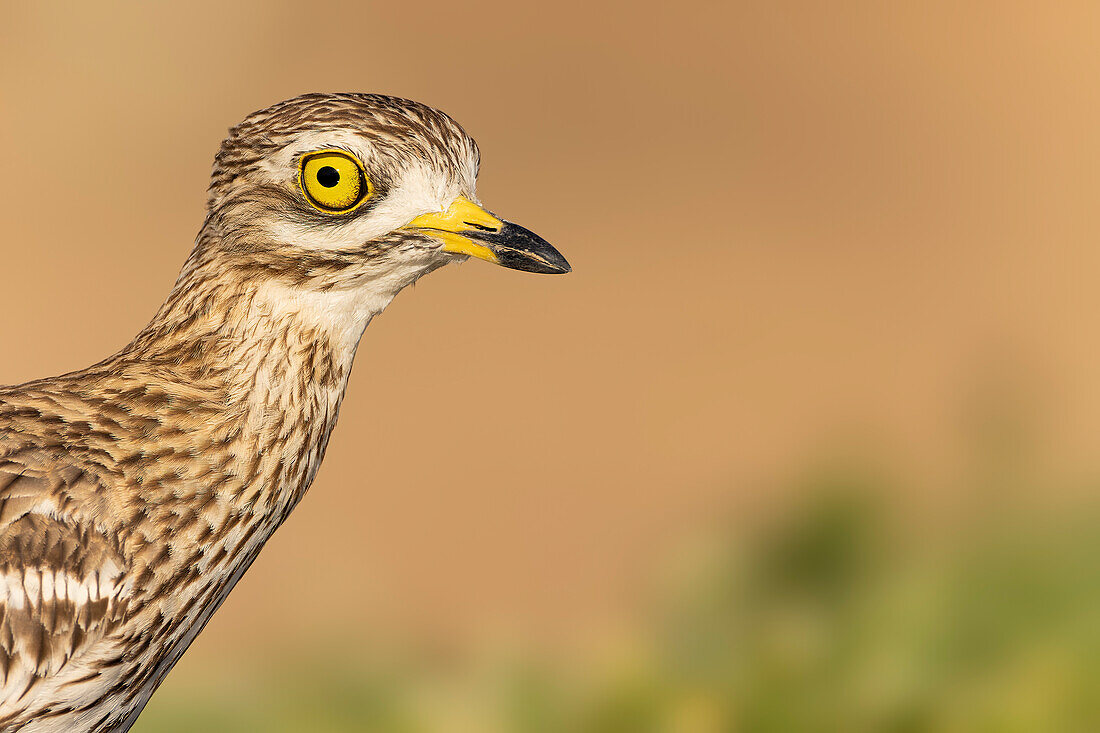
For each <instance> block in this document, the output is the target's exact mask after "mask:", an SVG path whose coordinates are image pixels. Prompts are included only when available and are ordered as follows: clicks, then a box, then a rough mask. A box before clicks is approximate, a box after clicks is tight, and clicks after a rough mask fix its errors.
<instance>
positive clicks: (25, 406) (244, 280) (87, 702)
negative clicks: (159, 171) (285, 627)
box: [0, 93, 571, 733]
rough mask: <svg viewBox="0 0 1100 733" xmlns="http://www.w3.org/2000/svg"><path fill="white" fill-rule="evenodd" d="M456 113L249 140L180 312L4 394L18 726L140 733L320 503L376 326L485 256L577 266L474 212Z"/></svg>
mask: <svg viewBox="0 0 1100 733" xmlns="http://www.w3.org/2000/svg"><path fill="white" fill-rule="evenodd" d="M480 157H481V156H480V151H479V148H478V146H477V144H476V143H475V142H474V140H473V138H472V137H470V135H469V134H467V133H466V131H465V130H464V129H463V128H462V127H461V126H460V125H459V124H458V123H457V122H455V121H454V120H453V119H452V118H451V117H449V116H448V115H446V114H445V113H443V112H441V111H438V110H436V109H434V108H432V107H429V106H427V105H424V104H422V103H418V102H414V101H410V100H406V99H401V98H397V97H391V96H384V95H378V94H367V93H325V94H320V93H311V94H305V95H302V96H298V97H295V98H293V99H289V100H286V101H283V102H280V103H277V104H275V105H272V106H270V107H267V108H266V109H263V110H260V111H258V112H255V113H253V114H251V115H249V116H248V117H246V118H245V119H244V120H243V121H242V122H240V123H239V124H238V125H236V126H235V127H232V128H231V129H230V130H229V135H228V137H227V138H226V139H225V140H224V141H223V143H222V144H221V147H220V150H219V151H218V153H217V155H216V157H215V160H214V166H213V171H212V174H211V179H210V185H209V189H208V196H207V202H206V216H205V219H204V221H203V223H202V227H201V229H200V231H199V234H198V236H197V237H196V239H195V243H194V246H193V249H192V250H191V253H190V255H189V256H188V258H187V259H186V262H185V264H184V265H183V268H182V270H181V271H180V274H179V276H178V278H177V280H176V281H175V285H174V286H173V288H172V290H171V292H170V293H169V295H168V297H167V299H166V300H165V301H164V304H163V305H162V306H161V307H160V309H159V310H158V311H157V312H156V314H155V315H154V316H153V317H152V320H151V321H150V322H149V323H148V325H146V326H145V327H144V328H143V329H142V330H141V331H140V332H139V333H138V334H137V335H136V336H135V337H134V339H133V340H132V341H131V342H130V343H129V344H128V345H126V346H125V347H124V348H122V349H121V350H120V351H118V352H117V353H115V354H114V355H112V356H110V357H108V358H106V359H104V360H103V361H101V362H99V363H97V364H95V365H93V366H90V367H88V368H86V369H82V370H80V371H75V372H72V373H68V374H64V375H62V376H57V377H51V378H46V379H39V380H36V381H31V382H27V383H25V384H21V385H17V386H5V387H0V731H3V732H4V733H9V732H14V731H19V732H20V733H54V732H57V731H66V732H68V733H73V732H78V733H80V732H87V733H102V732H106V731H126V730H129V729H130V727H131V726H132V725H133V724H134V722H135V721H136V719H137V718H138V716H139V715H140V714H141V711H142V709H143V708H144V707H145V705H146V703H147V702H148V701H149V699H150V697H151V696H152V695H153V693H154V692H155V691H156V689H157V688H158V686H159V685H160V684H161V682H162V681H163V679H164V678H165V676H166V675H167V674H168V673H169V671H170V670H171V669H172V667H173V665H175V664H176V662H177V661H178V660H179V659H180V657H181V656H182V655H183V654H184V652H185V651H186V650H187V648H188V646H189V645H190V644H191V643H192V642H193V641H194V640H195V638H196V637H197V636H198V634H199V633H200V632H201V631H202V629H203V628H204V626H205V625H206V623H207V622H208V621H209V620H210V618H211V616H212V615H213V614H214V612H215V611H216V610H217V609H218V607H219V606H220V605H221V604H222V602H223V601H225V599H226V597H227V596H228V594H229V593H230V591H231V590H232V589H233V587H234V585H235V584H236V583H237V582H238V581H239V580H240V578H241V576H242V575H243V574H244V573H245V572H246V571H247V570H248V568H249V566H250V565H251V564H252V562H253V561H254V560H255V559H256V557H257V554H258V553H259V552H260V551H261V549H262V548H263V546H264V544H265V542H266V541H267V540H268V539H269V538H270V537H271V536H272V533H274V532H275V530H276V529H277V528H279V526H280V525H281V524H282V523H283V522H284V520H286V518H287V516H288V515H289V514H290V513H291V511H292V510H293V509H294V508H295V506H296V505H297V504H298V503H299V501H301V499H302V497H303V495H304V494H305V493H306V491H307V489H309V487H310V484H311V482H312V481H313V478H314V476H315V475H316V473H317V469H318V466H319V465H320V464H321V461H322V459H323V458H324V455H325V451H326V448H327V446H328V442H329V437H330V435H331V433H332V430H333V428H334V427H335V425H336V421H337V417H338V415H339V413H340V406H341V402H342V399H343V396H344V391H345V387H346V386H347V383H348V378H349V375H350V373H351V369H352V363H353V361H354V358H355V353H356V349H357V347H358V345H359V342H360V338H361V337H362V335H363V333H364V329H365V328H366V327H367V325H368V324H369V323H370V322H371V319H372V318H374V316H376V315H378V314H379V313H381V312H382V310H383V309H384V308H385V307H386V306H387V305H388V304H389V303H390V301H391V300H393V298H394V297H395V296H396V295H397V293H398V292H400V291H401V290H402V289H403V288H405V287H407V286H409V285H411V284H412V283H414V282H416V281H417V280H418V279H419V278H421V277H423V276H424V275H426V274H428V273H430V272H432V271H434V270H436V269H438V268H440V267H443V266H444V265H447V264H448V263H454V262H459V261H464V260H467V259H470V258H475V259H480V260H485V261H488V262H491V263H494V264H497V265H501V266H503V267H505V268H510V269H515V270H522V271H527V272H533V273H541V274H561V273H566V272H569V271H570V270H571V267H570V265H569V263H568V262H567V261H566V259H565V257H563V256H562V254H561V253H560V252H559V251H558V250H557V249H555V248H554V247H553V246H551V245H550V244H549V243H548V242H547V241H546V240H544V239H542V238H541V237H539V236H538V235H536V234H534V233H533V232H531V231H530V230H528V229H525V228H523V227H521V226H519V225H518V224H515V223H512V222H509V221H507V220H504V219H501V218H498V217H497V216H496V215H495V214H493V213H491V212H490V211H489V210H488V209H486V208H484V207H483V206H482V205H481V204H480V203H479V200H478V198H477V193H476V183H477V176H478V170H479V166H480Z"/></svg>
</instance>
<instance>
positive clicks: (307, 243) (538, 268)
mask: <svg viewBox="0 0 1100 733" xmlns="http://www.w3.org/2000/svg"><path fill="white" fill-rule="evenodd" d="M479 162H480V154H479V152H478V148H477V144H476V143H475V142H474V140H473V139H472V138H471V137H470V136H469V135H467V134H466V132H465V131H464V130H463V129H462V128H461V127H460V126H459V125H458V123H456V122H455V121H454V120H452V119H451V118H450V117H448V116H447V115H446V114H444V113H442V112H439V111H438V110H435V109H432V108H431V107H428V106H425V105H422V104H419V103H416V102H411V101H408V100H404V99H398V98H394V97H386V96H381V95H374V94H307V95H304V96H300V97H296V98H294V99H290V100H288V101H285V102H281V103H279V104H276V105H274V106H272V107H269V108H267V109H264V110H261V111H259V112H256V113H254V114H252V115H250V116H249V117H247V118H246V119H245V120H244V121H243V122H241V123H240V124H239V125H237V126H236V127H234V128H233V129H232V130H231V131H230V135H229V137H228V138H227V139H226V140H225V142H224V143H223V144H222V147H221V150H220V151H219V153H218V155H217V158H216V160H215V164H214V172H213V177H212V182H211V185H210V192H209V193H210V196H209V203H208V213H207V221H206V225H205V227H204V230H203V234H202V235H200V241H199V247H197V249H196V252H198V253H200V254H202V255H204V257H205V258H206V259H208V260H210V261H212V262H213V263H215V264H216V266H217V267H218V268H222V269H229V270H234V271H237V272H239V273H244V274H245V276H248V277H255V278H266V279H276V280H279V281H282V283H283V284H285V285H289V286H291V287H293V288H295V289H297V290H308V291H315V292H316V291H323V292H329V291H333V290H340V291H349V290H355V289H357V288H368V289H369V288H373V289H375V290H379V289H380V290H384V291H387V292H388V291H392V292H394V293H395V292H396V291H397V290H399V289H400V288H401V287H404V286H405V285H407V284H409V283H410V282H413V281H415V280H416V278H418V277H420V276H421V275H423V274H425V273H427V272H430V271H431V270H433V269H436V268H437V267H440V266H442V265H444V264H447V263H448V262H453V261H458V260H465V259H467V258H469V257H475V258H478V259H482V260H486V261H488V262H492V263H494V264H497V265H502V266H504V267H508V268H512V269H516V270H525V271H528V272H536V273H565V272H569V271H570V266H569V263H568V262H566V260H565V258H564V257H563V256H562V255H561V254H560V253H559V252H558V251H557V250H556V249H554V248H553V247H552V246H551V245H550V244H548V243H547V242H546V241H545V240H543V239H542V238H540V237H539V236H537V235H536V234H534V233H533V232H531V231H529V230H527V229H525V228H523V227H521V226H519V225H517V224H513V223H511V222H508V221H506V220H504V219H502V218H499V217H497V216H496V215H494V214H493V213H491V212H490V211H488V210H487V209H485V208H483V207H482V206H481V205H480V203H479V202H478V198H477V193H476V182H477V173H478V166H479Z"/></svg>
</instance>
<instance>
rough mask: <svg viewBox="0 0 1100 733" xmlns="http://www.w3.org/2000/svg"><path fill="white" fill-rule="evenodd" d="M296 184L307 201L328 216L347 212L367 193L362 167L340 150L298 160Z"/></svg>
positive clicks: (368, 190)
mask: <svg viewBox="0 0 1100 733" xmlns="http://www.w3.org/2000/svg"><path fill="white" fill-rule="evenodd" d="M299 182H300V184H301V186H302V191H303V192H304V193H305V195H306V198H307V199H309V202H310V203H311V204H313V206H314V207H315V208H317V209H320V210H321V211H324V212H326V213H330V214H342V213H344V212H346V211H351V210H352V209H354V208H355V207H356V206H358V205H359V204H361V203H363V202H364V201H366V200H367V198H368V197H369V196H370V193H371V185H370V181H369V180H368V179H367V176H366V174H365V173H364V172H363V164H362V163H360V162H359V160H358V159H357V158H355V156H353V155H351V154H350V153H345V152H344V151H342V150H322V151H320V152H317V153H313V154H311V155H307V156H305V157H304V158H302V167H301V173H300V175H299Z"/></svg>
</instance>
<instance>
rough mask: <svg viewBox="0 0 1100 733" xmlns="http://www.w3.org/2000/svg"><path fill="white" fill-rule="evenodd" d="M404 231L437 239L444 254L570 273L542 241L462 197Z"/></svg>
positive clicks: (558, 255) (511, 265) (420, 219)
mask: <svg viewBox="0 0 1100 733" xmlns="http://www.w3.org/2000/svg"><path fill="white" fill-rule="evenodd" d="M405 229H411V230H415V231H417V232H418V233H420V234H426V235H428V236H430V237H434V238H435V239H438V240H439V241H441V242H443V251H444V252H453V253H454V254H460V255H469V256H470V257H477V258H478V259H481V260H486V261H487V262H492V263H494V264H497V265H501V266H502V267H510V268H512V269H513V270H524V271H526V272H539V273H545V274H560V273H565V272H569V271H570V270H572V269H573V268H571V267H570V266H569V263H568V262H566V261H565V258H564V257H562V255H561V252H558V251H557V250H556V249H554V248H553V247H552V246H550V243H549V242H547V241H546V240H545V239H543V238H542V237H540V236H539V235H537V234H535V233H534V232H532V231H529V230H527V229H524V228H523V227H521V226H519V225H518V224H513V223H511V222H508V221H504V220H503V219H498V218H496V217H495V216H493V215H492V214H490V213H489V212H488V211H486V210H485V209H483V208H481V207H480V206H478V205H477V204H475V203H474V202H473V201H471V200H470V199H468V198H466V197H465V196H459V197H458V198H456V199H455V200H454V201H453V202H452V203H451V205H450V207H448V208H447V210H446V211H440V212H436V213H432V214H422V215H420V216H418V217H416V218H415V219H413V220H412V221H410V222H409V223H408V224H407V225H405Z"/></svg>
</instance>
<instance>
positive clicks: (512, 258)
mask: <svg viewBox="0 0 1100 733" xmlns="http://www.w3.org/2000/svg"><path fill="white" fill-rule="evenodd" d="M485 240H486V242H487V243H489V244H490V246H491V247H492V249H493V252H494V253H495V254H496V256H497V258H498V259H499V260H500V264H501V265H503V266H504V267H510V268H512V269H513V270H523V271H524V272H535V273H538V274H540V275H564V274H565V273H567V272H572V271H573V267H572V266H571V265H570V264H569V261H568V260H566V259H565V257H564V256H563V255H562V253H561V252H559V251H558V250H556V249H554V247H553V245H551V244H550V243H549V242H547V241H546V240H545V239H543V238H542V237H540V236H539V235H537V234H535V233H534V232H532V231H530V230H529V229H524V228H523V227H521V226H519V225H518V224H512V223H511V222H505V225H504V228H503V229H502V230H501V231H500V232H499V233H494V235H493V236H492V237H485ZM494 245H495V246H494Z"/></svg>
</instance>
